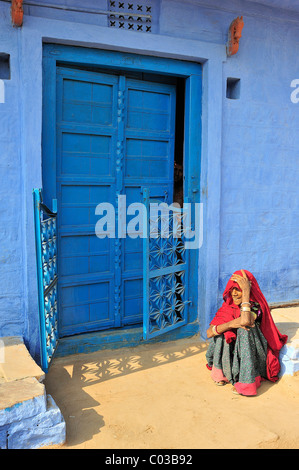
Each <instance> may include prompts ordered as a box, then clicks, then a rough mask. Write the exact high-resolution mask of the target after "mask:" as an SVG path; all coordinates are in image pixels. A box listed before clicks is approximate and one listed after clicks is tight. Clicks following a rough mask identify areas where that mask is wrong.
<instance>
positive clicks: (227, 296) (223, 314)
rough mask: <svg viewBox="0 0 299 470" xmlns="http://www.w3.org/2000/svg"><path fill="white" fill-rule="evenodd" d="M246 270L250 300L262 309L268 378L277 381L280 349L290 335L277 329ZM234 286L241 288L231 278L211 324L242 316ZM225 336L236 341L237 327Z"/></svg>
mask: <svg viewBox="0 0 299 470" xmlns="http://www.w3.org/2000/svg"><path fill="white" fill-rule="evenodd" d="M244 271H245V273H246V275H247V277H248V279H249V281H251V289H250V301H252V302H258V303H259V305H260V307H261V310H262V318H261V323H260V329H261V332H262V333H263V335H264V337H265V338H266V340H267V378H268V379H269V380H271V381H272V382H276V380H277V379H278V373H279V370H280V364H279V351H280V350H281V348H282V347H283V346H284V344H285V343H286V342H287V339H288V337H287V336H286V335H283V334H281V333H280V332H279V330H278V329H277V327H276V325H275V323H274V320H273V318H272V315H271V312H270V308H269V305H268V303H267V301H266V299H265V297H264V295H263V293H262V291H261V289H260V287H259V285H258V282H257V280H256V279H255V277H254V276H253V274H251V273H250V272H249V271H246V270H244ZM234 274H239V275H240V276H243V274H242V272H241V271H235V272H234ZM234 287H236V288H237V289H239V290H240V287H239V284H237V283H236V282H234V281H232V280H231V279H230V280H229V281H228V283H227V285H226V288H225V290H224V292H223V304H222V306H221V307H220V309H219V310H218V311H217V313H216V315H215V317H214V318H213V320H212V321H211V323H210V324H211V325H221V324H222V323H226V322H228V321H231V320H233V319H234V318H238V317H239V316H240V308H239V307H238V305H235V304H234V302H233V299H232V296H231V291H232V289H233V288H234ZM224 336H225V339H226V342H227V343H230V342H231V341H234V340H235V339H236V329H232V330H228V331H226V332H225V333H224Z"/></svg>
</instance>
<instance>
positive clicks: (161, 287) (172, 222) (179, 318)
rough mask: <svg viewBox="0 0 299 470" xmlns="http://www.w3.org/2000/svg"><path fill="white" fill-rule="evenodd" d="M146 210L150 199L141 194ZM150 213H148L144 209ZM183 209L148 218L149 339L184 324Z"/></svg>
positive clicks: (185, 258)
mask: <svg viewBox="0 0 299 470" xmlns="http://www.w3.org/2000/svg"><path fill="white" fill-rule="evenodd" d="M144 201H145V205H146V207H147V211H149V210H150V208H149V199H148V196H147V195H146V193H145V197H144ZM147 213H149V212H147ZM184 220H185V214H184V212H183V211H180V210H178V211H175V212H172V211H170V212H169V214H168V216H167V217H165V216H164V215H163V213H159V214H158V215H157V216H154V217H152V216H151V215H150V217H149V220H148V227H147V233H148V234H150V236H148V237H145V238H144V338H145V339H148V338H152V337H155V336H158V335H160V334H163V333H166V332H167V331H169V330H172V329H174V328H178V327H180V326H182V325H184V324H186V323H187V310H188V308H187V305H188V304H189V303H190V301H189V300H188V290H187V280H188V279H187V275H188V271H187V266H188V256H187V255H188V254H187V252H186V249H185V238H184Z"/></svg>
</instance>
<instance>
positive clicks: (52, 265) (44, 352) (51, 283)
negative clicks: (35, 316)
mask: <svg viewBox="0 0 299 470" xmlns="http://www.w3.org/2000/svg"><path fill="white" fill-rule="evenodd" d="M33 198H34V220H35V243H36V260H37V277H38V295H39V314H40V333H41V362H42V368H43V370H44V371H45V372H47V370H48V367H49V363H50V361H51V359H52V357H53V354H54V352H55V349H56V346H57V341H58V324H57V320H58V315H57V305H58V304H57V279H58V277H57V242H56V213H54V212H51V211H50V210H49V209H48V208H47V207H46V206H45V205H44V204H43V202H42V195H41V190H40V189H35V190H34V191H33Z"/></svg>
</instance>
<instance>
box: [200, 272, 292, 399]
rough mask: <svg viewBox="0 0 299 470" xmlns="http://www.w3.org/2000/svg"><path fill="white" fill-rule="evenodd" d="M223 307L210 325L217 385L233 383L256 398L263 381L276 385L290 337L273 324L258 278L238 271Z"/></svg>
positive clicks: (210, 364)
mask: <svg viewBox="0 0 299 470" xmlns="http://www.w3.org/2000/svg"><path fill="white" fill-rule="evenodd" d="M223 300H224V302H223V304H222V307H221V308H220V309H219V310H218V312H217V313H216V315H215V317H214V318H213V320H212V321H211V323H210V326H209V328H208V330H207V337H208V338H211V342H210V345H209V348H208V350H207V353H206V359H207V362H208V363H207V367H208V369H209V370H211V376H212V379H213V380H214V381H215V382H216V384H217V385H225V384H226V383H228V382H230V383H231V384H233V385H234V387H233V391H234V392H235V393H238V394H240V395H246V396H250V395H256V393H257V388H258V387H259V386H260V383H261V381H262V380H265V379H268V380H270V381H272V382H276V380H277V379H278V373H279V370H280V364H279V351H280V349H281V348H282V346H283V345H284V344H285V343H286V341H287V339H288V337H287V336H286V335H282V334H281V333H280V332H279V331H278V329H277V327H276V326H275V323H274V321H273V318H272V315H271V313H270V309H269V306H268V303H267V301H266V299H265V297H264V295H263V294H262V292H261V290H260V288H259V285H258V283H257V281H256V279H255V277H254V276H253V275H252V274H251V273H250V272H249V271H244V270H243V269H242V270H241V271H236V272H235V273H234V274H233V276H232V277H231V278H230V280H229V281H228V284H227V286H226V288H225V291H224V293H223Z"/></svg>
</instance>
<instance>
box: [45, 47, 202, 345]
mask: <svg viewBox="0 0 299 470" xmlns="http://www.w3.org/2000/svg"><path fill="white" fill-rule="evenodd" d="M60 64H62V65H64V66H65V65H66V66H67V65H76V66H88V67H99V68H101V69H105V70H107V72H109V71H111V72H112V71H113V70H114V71H115V70H116V71H120V70H124V71H135V72H147V73H154V74H164V75H168V76H173V77H177V78H183V79H184V80H185V121H184V133H185V137H184V175H185V188H184V194H185V197H187V198H188V200H189V201H190V202H196V203H199V202H201V191H200V180H201V163H202V162H201V148H202V145H201V141H202V122H201V116H202V65H201V64H200V63H195V62H187V61H183V60H177V59H168V58H160V57H153V56H148V55H146V56H143V55H141V54H135V53H124V52H115V51H108V50H101V49H91V48H88V47H86V48H85V47H77V46H64V45H57V44H44V45H43V113H42V183H43V195H44V196H43V197H44V202H45V204H46V205H47V206H49V207H52V200H53V199H57V197H56V67H57V65H60ZM198 272H199V250H190V262H189V273H190V276H191V280H190V282H189V298H190V299H192V304H191V305H190V306H189V319H188V324H187V325H185V326H182V327H181V328H180V329H179V332H176V333H175V336H176V337H183V336H190V335H192V334H196V333H198V331H199V312H198V305H199V304H200V302H199V299H198V296H199V292H198V284H199V282H198ZM191 274H192V275H191ZM202 295H204V293H202ZM105 332H106V331H102V332H101V333H102V334H105ZM106 333H107V332H106ZM167 339H173V335H172V336H171V338H170V337H169V334H166V335H165V340H167Z"/></svg>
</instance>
